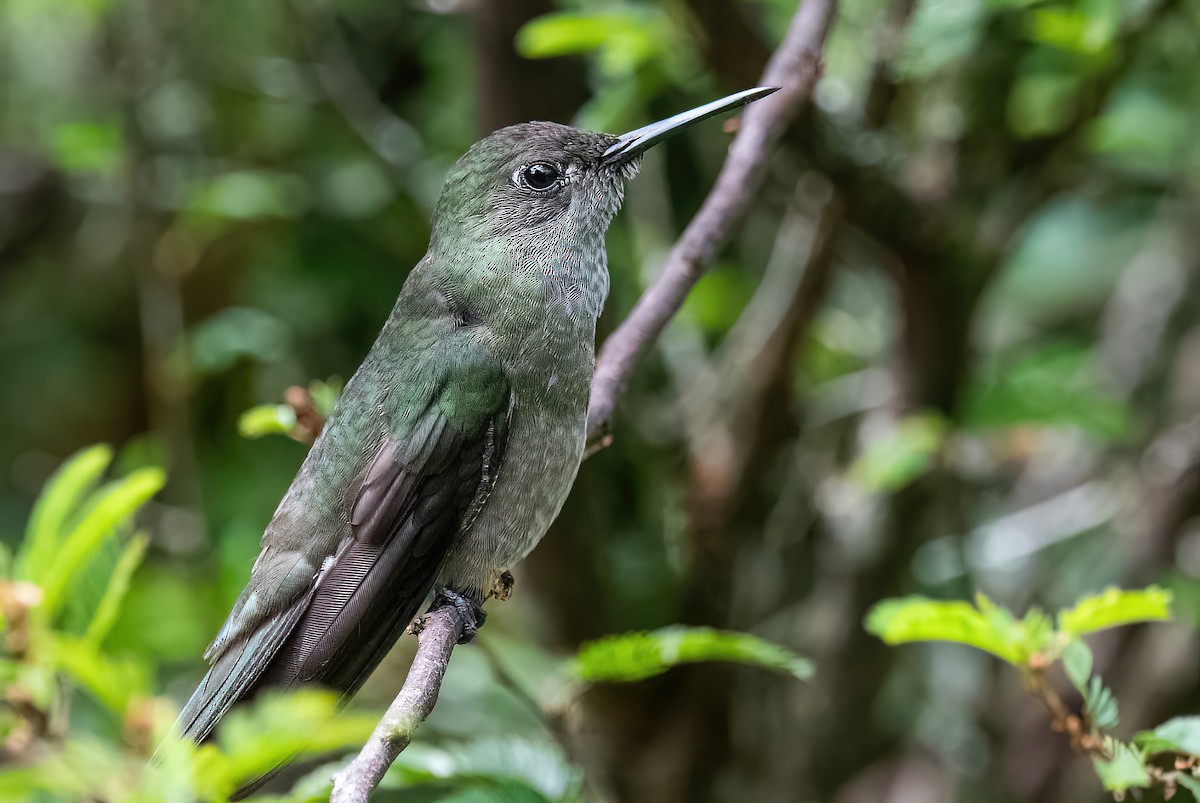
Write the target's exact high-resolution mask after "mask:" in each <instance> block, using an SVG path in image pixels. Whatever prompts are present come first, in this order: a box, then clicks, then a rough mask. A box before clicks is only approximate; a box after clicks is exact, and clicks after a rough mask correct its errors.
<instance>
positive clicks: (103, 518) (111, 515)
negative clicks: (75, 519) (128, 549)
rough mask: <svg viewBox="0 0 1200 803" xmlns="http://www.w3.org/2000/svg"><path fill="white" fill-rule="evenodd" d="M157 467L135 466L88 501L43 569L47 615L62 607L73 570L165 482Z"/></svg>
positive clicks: (75, 570)
mask: <svg viewBox="0 0 1200 803" xmlns="http://www.w3.org/2000/svg"><path fill="white" fill-rule="evenodd" d="M166 479H167V478H166V474H165V473H164V472H163V470H162V469H160V468H143V469H138V470H137V471H134V472H132V473H130V474H129V476H127V477H123V478H122V479H119V480H114V481H113V482H110V483H108V484H107V485H105V486H104V487H103V488H101V489H100V490H99V491H97V492H96V493H95V494H94V495H93V496H92V498H91V500H90V501H89V502H88V506H87V508H86V510H85V512H84V514H83V518H82V519H81V520H80V521H79V523H78V524H77V525H75V527H74V529H72V530H71V532H70V533H69V534H68V535H67V537H66V538H65V539H64V540H63V542H62V546H61V548H60V549H59V550H58V554H57V555H55V557H54V561H53V563H52V564H51V565H50V566H49V567H48V569H47V570H46V573H45V579H44V581H43V583H42V587H43V590H44V591H45V597H44V599H43V601H42V612H43V614H44V615H45V616H46V617H47V619H50V618H51V617H53V616H54V615H55V614H56V613H57V612H58V611H59V610H60V609H61V607H62V605H63V603H64V601H65V599H66V591H67V589H68V588H69V586H70V584H71V582H72V580H73V579H74V578H75V576H76V574H77V573H78V572H79V571H80V570H81V569H82V568H83V567H84V566H85V565H86V564H87V562H88V561H89V560H90V559H91V558H92V556H93V555H95V554H96V551H97V550H98V549H99V548H100V546H101V545H102V544H103V543H104V542H105V541H106V540H107V539H109V538H111V537H113V536H114V535H115V534H116V532H117V530H118V529H119V528H120V527H121V526H122V525H124V524H126V523H127V522H128V521H129V520H130V519H132V518H133V515H134V514H135V513H137V511H138V510H139V509H140V508H141V507H142V505H144V504H146V502H148V501H150V498H151V497H152V496H154V495H155V494H156V493H158V492H159V490H160V489H161V488H162V486H163V484H164V483H165V482H166Z"/></svg>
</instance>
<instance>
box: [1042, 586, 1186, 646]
mask: <svg viewBox="0 0 1200 803" xmlns="http://www.w3.org/2000/svg"><path fill="white" fill-rule="evenodd" d="M1170 618H1171V592H1170V591H1167V590H1166V589H1164V588H1159V587H1158V586H1151V587H1149V588H1146V589H1143V590H1140V591H1126V590H1122V589H1119V588H1109V589H1107V590H1105V591H1103V592H1102V593H1100V594H1096V595H1094V596H1090V597H1084V598H1083V599H1081V600H1080V601H1079V602H1077V603H1075V605H1074V606H1073V607H1071V608H1067V609H1065V610H1062V611H1059V613H1058V629H1059V630H1061V631H1062V632H1064V633H1066V634H1067V635H1069V636H1081V635H1083V634H1085V633H1095V632H1096V631H1098V630H1107V629H1108V628H1112V627H1120V626H1121V625H1128V624H1132V623H1134V622H1165V621H1169V620H1170Z"/></svg>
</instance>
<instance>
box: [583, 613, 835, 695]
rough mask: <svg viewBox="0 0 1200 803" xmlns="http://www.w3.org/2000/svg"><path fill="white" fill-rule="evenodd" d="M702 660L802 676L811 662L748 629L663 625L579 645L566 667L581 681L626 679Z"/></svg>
mask: <svg viewBox="0 0 1200 803" xmlns="http://www.w3.org/2000/svg"><path fill="white" fill-rule="evenodd" d="M702 661H732V662H734V663H740V664H748V665H750V666H759V667H763V668H764V669H774V670H776V671H779V672H787V673H789V674H791V675H794V676H795V677H798V678H800V679H802V680H803V679H807V678H809V677H811V676H812V665H811V664H810V663H809V662H808V661H806V660H804V659H803V658H801V657H800V656H798V655H796V654H795V653H793V652H792V651H791V650H788V649H786V648H784V647H781V646H779V645H778V644H772V643H771V642H769V641H765V640H763V639H760V638H758V637H757V636H752V635H750V634H748V633H734V632H730V631H727V630H713V629H710V628H707V627H668V628H663V629H662V630H656V631H653V632H644V631H642V632H636V633H622V634H621V635H617V636H609V637H607V638H603V639H600V640H598V641H593V642H591V643H589V644H585V645H584V646H583V647H582V649H580V651H579V653H578V654H577V655H576V656H575V657H574V658H573V659H572V660H571V661H570V663H569V665H568V671H569V672H570V674H571V675H573V676H574V677H576V678H577V679H579V680H581V681H583V682H585V683H603V682H629V681H635V680H642V679H644V678H648V677H653V676H654V675H658V674H662V673H663V672H666V671H667V670H668V669H670V668H671V667H673V666H677V665H679V664H688V663H699V662H702Z"/></svg>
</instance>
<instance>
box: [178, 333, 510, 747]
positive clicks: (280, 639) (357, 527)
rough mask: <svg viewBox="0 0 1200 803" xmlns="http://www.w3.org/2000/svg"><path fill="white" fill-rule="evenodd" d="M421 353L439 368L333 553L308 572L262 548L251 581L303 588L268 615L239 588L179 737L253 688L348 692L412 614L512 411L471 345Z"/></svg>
mask: <svg viewBox="0 0 1200 803" xmlns="http://www.w3.org/2000/svg"><path fill="white" fill-rule="evenodd" d="M431 351H436V352H437V353H434V354H430V355H428V356H430V357H431V358H433V359H432V360H431V363H432V364H433V365H437V366H438V368H437V369H436V375H434V376H429V377H425V379H427V380H430V381H423V382H421V385H422V386H423V387H426V388H427V392H426V393H424V394H423V395H424V396H425V397H426V399H425V401H424V403H423V404H420V405H418V409H420V412H419V413H417V414H415V415H412V416H408V417H406V419H405V420H406V422H407V424H406V425H405V426H404V427H403V430H402V431H395V432H391V433H389V435H388V436H387V437H385V438H384V440H383V442H382V444H381V445H380V446H379V448H378V451H377V452H376V454H375V457H374V459H373V460H372V462H371V464H370V466H369V468H368V470H367V471H366V474H365V476H364V478H363V481H362V484H361V487H360V488H359V490H358V492H357V495H356V496H355V498H354V499H353V501H352V503H351V504H350V506H349V511H350V516H349V518H350V520H349V522H348V524H349V535H348V536H347V537H346V538H344V539H342V540H341V542H340V543H339V544H338V545H337V548H336V550H335V551H334V553H333V554H332V555H329V556H327V557H325V559H324V561H323V562H322V564H321V565H320V567H319V569H318V570H316V571H315V572H314V571H313V570H312V568H311V564H310V563H308V562H306V561H305V560H303V559H302V558H301V559H296V558H295V556H292V557H291V558H289V556H288V553H279V554H276V553H272V551H271V549H270V548H268V549H264V552H263V554H262V555H261V556H260V558H259V561H258V563H257V564H256V566H255V572H254V574H255V575H262V576H271V575H274V576H277V577H280V578H282V582H283V584H284V585H285V586H287V587H288V588H289V589H290V588H291V587H292V586H294V585H295V583H296V581H297V580H298V579H304V578H303V572H304V571H305V570H306V568H307V571H308V572H309V574H308V576H307V579H306V580H305V582H304V584H303V585H304V589H303V591H302V592H301V593H294V592H293V599H291V601H290V602H289V603H288V604H287V605H285V606H272V607H273V610H268V611H267V612H262V609H263V608H265V607H266V606H262V605H255V604H254V603H253V593H252V592H250V589H249V588H248V589H247V592H248V593H244V594H243V599H244V600H246V601H247V602H244V603H241V604H239V606H238V607H236V608H235V610H234V613H233V614H231V616H230V622H228V623H227V624H226V626H225V627H224V628H223V630H222V635H221V636H218V639H217V641H216V642H214V644H213V647H212V648H210V656H211V658H210V660H212V662H213V663H212V668H211V669H210V670H209V672H208V674H207V675H206V676H205V678H204V680H203V681H202V682H201V684H200V686H199V687H198V688H197V689H196V691H195V692H194V693H193V695H192V698H191V699H190V700H189V701H188V703H187V705H186V706H185V708H184V711H183V714H181V716H180V731H181V732H182V733H183V734H184V735H185V736H187V737H189V738H192V739H195V740H197V741H199V740H203V739H205V738H207V736H208V735H209V734H210V733H211V732H212V729H213V728H214V727H215V726H216V724H217V722H218V721H219V720H220V719H221V717H223V716H224V715H225V713H226V712H228V710H229V709H230V708H231V707H232V706H233V705H234V704H235V703H237V702H238V701H239V700H242V699H245V698H246V697H247V696H249V695H250V694H252V693H254V692H255V691H257V690H258V689H259V688H261V687H266V686H279V687H289V686H294V685H298V684H301V683H309V682H317V683H320V684H322V685H325V686H328V687H331V688H334V689H337V690H339V691H342V692H345V693H353V692H354V691H355V690H356V689H357V688H358V686H359V685H360V684H361V683H362V681H363V680H365V678H366V676H367V675H368V674H370V672H371V670H372V669H374V667H375V666H376V664H378V662H379V661H380V660H381V659H382V658H383V656H384V655H385V654H386V653H387V651H388V649H390V647H391V645H392V644H393V643H394V642H395V640H396V638H397V637H399V635H400V633H401V632H403V630H404V628H405V627H406V626H407V625H408V623H409V622H410V621H411V619H412V618H413V616H415V615H416V613H417V612H418V610H419V608H420V606H421V603H422V602H423V601H424V600H425V598H426V596H427V595H428V593H429V591H430V589H431V587H432V584H433V582H434V579H435V577H436V575H437V571H438V568H439V566H440V565H441V563H442V560H443V558H444V557H445V555H446V551H447V549H448V548H449V546H450V544H451V543H452V542H453V540H454V538H455V536H456V535H457V534H458V533H459V532H460V530H461V529H463V527H464V525H465V524H468V523H469V521H470V519H471V517H472V516H473V515H474V514H475V512H477V510H478V508H479V506H481V505H482V504H483V502H484V501H485V500H486V497H487V494H488V493H489V491H490V488H491V485H492V483H493V481H494V479H495V476H496V473H497V471H498V470H499V466H500V462H501V459H502V457H503V453H504V444H505V439H506V436H507V432H508V424H509V421H510V420H511V415H512V406H513V402H512V396H511V393H510V389H509V386H508V382H507V380H506V378H505V375H504V372H503V370H502V369H501V368H500V366H499V365H498V364H497V363H496V362H495V361H494V359H493V358H491V357H490V356H489V355H487V354H486V353H485V352H484V351H483V350H482V349H481V348H480V347H478V346H475V347H473V348H465V349H464V348H459V349H457V350H450V349H446V348H437V349H434V350H431ZM297 566H299V569H297V568H296V567H297ZM314 575H315V576H314ZM254 582H256V581H255V580H253V579H252V583H254ZM235 619H238V620H239V621H234V620H235ZM231 634H232V635H231Z"/></svg>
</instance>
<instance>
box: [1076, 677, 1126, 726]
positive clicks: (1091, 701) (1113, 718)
mask: <svg viewBox="0 0 1200 803" xmlns="http://www.w3.org/2000/svg"><path fill="white" fill-rule="evenodd" d="M1083 699H1084V702H1085V705H1084V708H1083V710H1084V713H1085V714H1087V716H1088V718H1089V719H1090V720H1091V721H1092V724H1093V725H1095V726H1096V727H1097V728H1099V729H1100V730H1109V729H1111V728H1115V727H1116V726H1117V723H1118V722H1120V721H1121V720H1120V716H1119V714H1118V709H1117V698H1116V697H1114V696H1113V693H1112V691H1110V690H1109V689H1108V688H1107V687H1106V686H1105V685H1104V681H1103V680H1101V679H1100V676H1099V675H1093V676H1092V679H1091V681H1090V682H1089V683H1088V686H1087V692H1086V693H1085V694H1084V695H1083Z"/></svg>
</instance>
